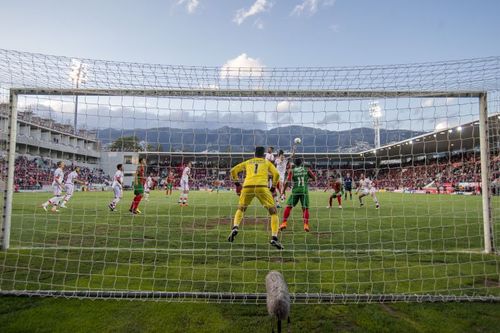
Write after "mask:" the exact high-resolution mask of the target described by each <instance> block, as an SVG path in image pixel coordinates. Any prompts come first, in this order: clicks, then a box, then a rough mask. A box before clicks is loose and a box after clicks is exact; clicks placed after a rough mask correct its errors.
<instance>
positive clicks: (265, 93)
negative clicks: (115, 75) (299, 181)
mask: <svg viewBox="0 0 500 333" xmlns="http://www.w3.org/2000/svg"><path fill="white" fill-rule="evenodd" d="M10 93H11V95H12V94H16V95H58V96H77V95H80V96H130V97H138V96H149V97H219V98H398V97H413V98H444V97H454V98H479V97H480V96H482V95H484V94H485V93H486V92H484V91H453V90H450V91H432V90H429V91H417V90H314V89H311V90H261V89H253V90H239V89H88V88H84V89H47V88H11V89H10Z"/></svg>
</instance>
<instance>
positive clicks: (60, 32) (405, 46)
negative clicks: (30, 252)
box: [0, 0, 500, 131]
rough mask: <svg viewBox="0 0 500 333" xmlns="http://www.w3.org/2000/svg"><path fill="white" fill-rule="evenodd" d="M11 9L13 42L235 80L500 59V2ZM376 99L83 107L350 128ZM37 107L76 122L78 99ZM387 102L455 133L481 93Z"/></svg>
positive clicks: (205, 0)
mask: <svg viewBox="0 0 500 333" xmlns="http://www.w3.org/2000/svg"><path fill="white" fill-rule="evenodd" d="M0 8H1V13H2V19H1V20H0V30H1V31H2V37H1V38H0V48H1V49H12V50H18V51H28V52H38V53H44V54H53V55H64V56H70V57H81V58H91V59H104V60H111V61H127V62H139V63H157V64H179V65H196V66H219V67H221V70H220V79H221V80H226V79H228V78H229V79H231V76H232V75H233V74H232V73H231V72H230V71H229V70H228V68H229V67H252V68H254V69H255V68H256V69H259V68H267V69H269V68H273V67H294V66H299V67H316V66H322V67H338V66H363V65H378V64H380V65H382V64H407V63H420V62H429V61H443V60H454V59H466V58H478V57H486V56H495V55H500V43H498V42H497V40H498V36H499V35H500V20H498V17H497V16H498V13H500V1H497V0H475V1H473V0H469V1H465V0H419V1H416V0H163V1H159V0H149V1H148V0H144V1H132V0H120V1H118V0H115V1H111V0H107V1H105V0H100V1H98V0H86V1H81V0H80V1H73V0H46V1H36V0H31V1H30V0H19V1H7V0H0ZM89 75H91V74H89ZM252 75H255V76H256V77H257V78H258V77H260V73H259V72H253V73H252ZM21 102H22V101H21ZM369 102H370V101H369V100H364V101H359V100H358V101H350V102H347V103H346V102H342V101H317V102H311V101H291V100H272V101H269V102H264V103H260V102H253V101H252V102H250V103H241V102H239V101H235V102H234V103H226V102H223V101H213V100H212V101H206V100H201V101H200V100H198V101H195V102H193V101H187V102H186V101H182V100H162V101H160V102H158V101H154V100H152V101H149V102H146V104H145V105H141V101H138V100H135V99H123V98H119V99H118V100H114V101H113V100H111V101H110V100H102V99H101V100H99V99H97V100H95V101H90V100H89V99H87V103H88V104H83V105H81V106H80V111H79V114H80V117H81V121H80V123H83V124H84V125H85V126H86V127H87V128H93V127H101V128H105V127H110V126H113V119H115V120H116V119H118V118H121V124H120V126H122V127H128V128H129V127H130V126H132V127H133V126H136V127H143V128H144V127H156V126H170V127H200V126H206V127H208V128H214V127H218V126H224V125H227V126H238V125H240V124H241V123H244V124H245V125H246V126H252V127H254V128H272V127H276V126H286V125H299V124H300V125H305V126H313V127H319V128H324V129H330V130H343V129H349V128H354V127H359V126H371V125H372V123H371V122H372V120H371V119H370V117H369V116H367V109H368V104H369ZM80 103H85V102H82V101H80ZM148 103H149V105H148ZM151 103H152V105H151ZM25 104H26V105H28V104H36V107H35V109H37V110H39V111H40V112H44V114H45V115H46V116H50V117H52V118H55V119H58V120H61V121H63V122H67V123H71V118H72V115H73V110H74V106H73V100H72V99H71V98H65V99H61V98H59V99H58V98H57V97H55V98H52V99H46V98H35V100H33V99H31V100H26V101H25ZM226 104H227V105H226ZM380 104H381V106H382V109H383V116H382V118H381V119H380V120H381V123H382V127H383V128H387V129H396V128H405V129H412V130H418V131H421V130H433V129H434V128H435V127H436V126H440V127H444V128H446V127H448V126H454V125H458V124H460V123H462V122H466V121H470V120H471V119H474V118H475V117H476V115H477V103H476V101H472V100H470V99H469V100H467V99H462V100H459V99H446V98H443V99H413V100H409V99H393V100H382V101H380ZM497 104H498V103H497ZM496 108H498V105H497V106H496ZM248 111H252V112H248ZM130 119H132V120H134V121H129V120H130ZM207 119H209V120H211V121H207ZM114 124H115V125H116V122H115V123H114Z"/></svg>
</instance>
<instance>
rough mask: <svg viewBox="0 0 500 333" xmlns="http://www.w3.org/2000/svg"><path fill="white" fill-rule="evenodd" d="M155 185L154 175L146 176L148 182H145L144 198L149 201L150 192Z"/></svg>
mask: <svg viewBox="0 0 500 333" xmlns="http://www.w3.org/2000/svg"><path fill="white" fill-rule="evenodd" d="M152 187H153V177H151V175H149V176H148V178H146V184H144V200H146V201H149V192H150V191H151V188H152Z"/></svg>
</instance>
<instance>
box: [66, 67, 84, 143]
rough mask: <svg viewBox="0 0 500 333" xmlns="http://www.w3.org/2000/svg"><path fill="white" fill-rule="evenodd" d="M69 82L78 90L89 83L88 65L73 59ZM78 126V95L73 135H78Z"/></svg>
mask: <svg viewBox="0 0 500 333" xmlns="http://www.w3.org/2000/svg"><path fill="white" fill-rule="evenodd" d="M69 80H70V81H71V83H72V84H73V85H74V86H75V88H76V89H78V88H79V87H80V85H81V84H82V83H85V82H87V65H86V64H84V63H83V62H81V61H80V60H78V59H71V71H70V72H69ZM77 125H78V95H76V97H75V119H74V122H73V133H74V134H77V133H78V130H77Z"/></svg>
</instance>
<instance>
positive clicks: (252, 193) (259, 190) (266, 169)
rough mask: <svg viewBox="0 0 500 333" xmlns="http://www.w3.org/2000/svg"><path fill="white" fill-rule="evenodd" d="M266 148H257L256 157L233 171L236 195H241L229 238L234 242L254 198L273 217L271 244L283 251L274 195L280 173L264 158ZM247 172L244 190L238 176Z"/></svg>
mask: <svg viewBox="0 0 500 333" xmlns="http://www.w3.org/2000/svg"><path fill="white" fill-rule="evenodd" d="M264 153H265V149H264V147H256V148H255V157H254V158H251V159H249V160H246V161H244V162H242V163H240V164H238V165H236V166H235V167H233V168H232V169H231V179H232V180H233V181H234V184H235V185H236V193H237V194H239V196H240V200H239V202H238V210H237V211H236V214H235V216H234V223H233V229H232V230H231V234H230V235H229V237H228V239H227V240H228V241H229V242H232V241H234V238H235V237H236V235H237V234H238V228H239V225H240V223H241V220H242V219H243V215H244V214H245V211H246V209H247V207H248V206H249V205H250V203H251V202H252V200H253V198H257V199H258V200H259V202H260V203H261V204H262V206H264V207H265V208H266V209H267V210H268V211H269V214H270V215H271V230H272V238H271V242H270V244H271V245H272V246H274V247H275V248H277V249H279V250H281V249H283V245H281V243H280V242H279V240H278V231H279V230H278V228H279V220H278V212H277V209H276V206H275V205H274V199H273V195H272V193H273V192H274V191H275V190H276V184H277V183H278V180H279V173H278V170H277V169H276V167H275V166H274V165H273V163H272V162H269V161H268V160H266V159H265V158H264ZM243 171H245V181H244V182H243V188H242V187H241V185H240V183H239V182H238V174H240V173H241V172H243ZM269 175H271V176H272V186H271V191H269V188H268V176H269Z"/></svg>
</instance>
